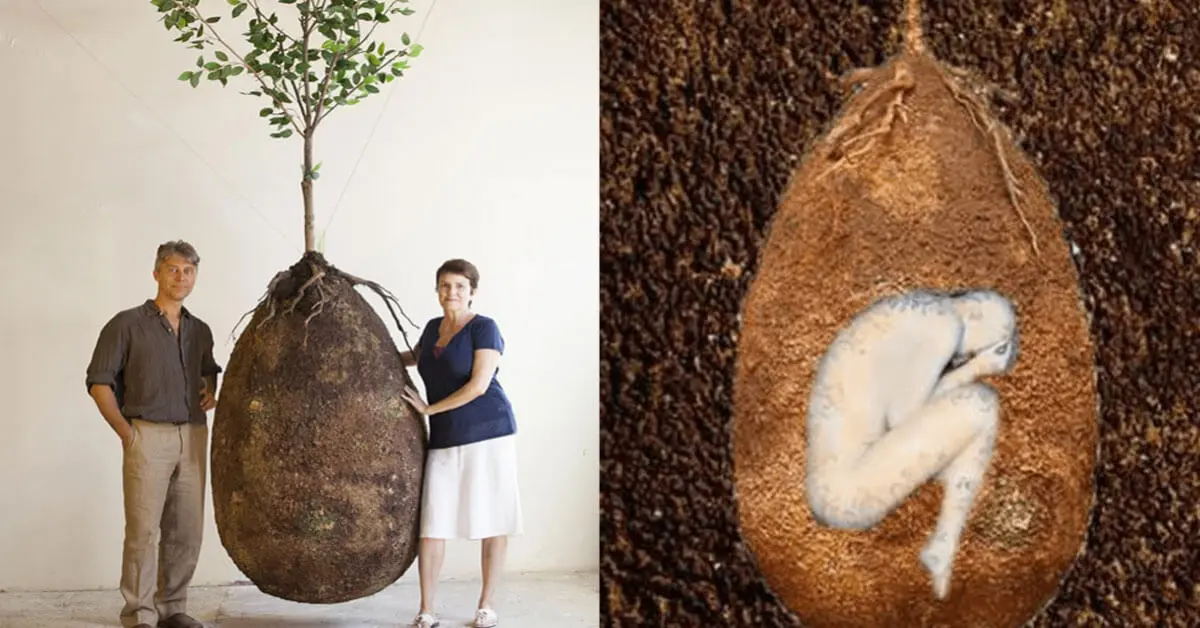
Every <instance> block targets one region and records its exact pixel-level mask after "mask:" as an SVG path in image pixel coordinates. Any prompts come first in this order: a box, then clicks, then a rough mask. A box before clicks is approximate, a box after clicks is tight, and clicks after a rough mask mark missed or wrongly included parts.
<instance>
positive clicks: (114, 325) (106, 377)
mask: <svg viewBox="0 0 1200 628" xmlns="http://www.w3.org/2000/svg"><path fill="white" fill-rule="evenodd" d="M128 349H129V326H128V325H127V324H125V322H124V321H122V320H121V318H120V317H115V318H113V319H112V320H110V321H108V323H107V324H106V325H105V326H104V328H103V329H101V330H100V337H99V339H97V340H96V347H95V349H93V350H92V361H91V362H90V363H88V367H87V379H86V382H87V389H88V391H89V392H91V390H92V386H94V385H95V384H105V385H107V386H109V387H111V388H113V389H114V390H116V389H117V387H118V384H117V381H118V377H119V376H120V374H121V371H122V370H124V368H125V356H126V354H127V352H128Z"/></svg>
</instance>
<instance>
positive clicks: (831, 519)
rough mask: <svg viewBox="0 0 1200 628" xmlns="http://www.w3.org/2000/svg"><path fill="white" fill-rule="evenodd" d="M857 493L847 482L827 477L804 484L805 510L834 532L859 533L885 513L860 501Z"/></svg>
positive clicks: (869, 527)
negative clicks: (805, 494)
mask: <svg viewBox="0 0 1200 628" xmlns="http://www.w3.org/2000/svg"><path fill="white" fill-rule="evenodd" d="M860 493H861V491H858V490H855V487H854V486H852V485H850V484H849V483H847V482H844V481H839V480H837V479H830V478H828V477H817V478H811V479H810V480H809V482H808V508H809V511H811V512H812V516H813V519H814V520H815V521H816V522H817V523H819V524H821V525H823V526H825V527H827V528H834V529H837V530H849V531H853V532H862V531H864V530H869V529H871V528H873V527H875V524H877V523H879V521H880V520H881V519H883V516H884V515H885V514H887V513H886V511H884V510H883V509H882V508H876V507H872V506H871V505H870V504H869V502H864V500H863V499H861V495H860Z"/></svg>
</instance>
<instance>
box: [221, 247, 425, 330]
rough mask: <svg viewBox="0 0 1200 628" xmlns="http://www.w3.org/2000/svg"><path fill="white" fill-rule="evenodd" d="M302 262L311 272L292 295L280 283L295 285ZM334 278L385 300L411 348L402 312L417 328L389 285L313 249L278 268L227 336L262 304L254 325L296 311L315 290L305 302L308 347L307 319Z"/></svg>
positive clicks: (326, 294) (259, 326) (320, 304)
mask: <svg viewBox="0 0 1200 628" xmlns="http://www.w3.org/2000/svg"><path fill="white" fill-rule="evenodd" d="M310 258H311V259H310ZM314 259H315V261H314ZM301 264H306V265H307V266H308V269H309V271H310V274H309V277H308V279H306V280H305V281H304V283H302V284H300V286H299V287H298V288H296V290H295V295H294V296H291V295H290V294H289V293H290V292H291V290H289V289H287V288H285V287H282V286H284V285H285V282H286V283H291V284H292V285H294V283H292V282H296V281H298V280H299V278H298V277H297V276H296V273H297V270H298V269H302V266H301ZM337 279H344V280H345V281H347V282H349V283H350V285H351V286H360V285H361V286H366V287H367V288H369V289H370V290H371V291H372V292H374V293H375V294H377V295H378V296H379V298H381V299H383V302H384V304H385V305H387V308H388V313H390V314H391V315H392V320H393V321H395V323H396V327H397V328H398V329H399V330H400V335H401V337H402V338H403V339H404V344H405V346H407V347H408V350H409V351H412V345H411V344H410V343H409V341H408V334H407V333H405V331H404V325H403V324H402V323H401V322H400V316H403V317H404V319H405V320H406V321H408V323H409V324H410V325H412V326H413V327H414V328H417V324H416V323H414V322H413V320H412V319H411V318H409V317H408V314H405V313H404V308H402V307H401V306H400V302H399V300H397V299H396V296H395V295H393V294H392V293H391V292H390V291H389V290H388V289H386V288H384V287H383V286H381V285H379V284H378V283H376V282H374V281H368V280H366V279H362V278H359V277H355V276H354V275H351V274H350V273H347V272H344V271H341V270H338V269H337V268H334V267H333V266H331V265H329V264H328V263H326V262H325V261H324V259H322V258H320V256H319V254H315V253H310V254H306V255H305V258H304V259H303V260H301V263H300V264H296V265H294V266H292V267H291V268H289V269H288V270H284V271H280V272H278V273H276V274H275V277H274V278H272V279H271V283H270V284H268V285H267V291H266V293H264V294H263V296H262V297H261V298H260V299H259V300H258V303H256V304H255V306H254V309H252V310H250V311H249V312H246V313H245V314H243V315H242V316H241V318H239V319H238V322H237V324H235V325H234V331H233V332H231V333H230V340H233V338H234V335H235V334H236V333H237V328H238V326H240V325H241V324H242V321H244V320H245V319H246V317H247V316H251V315H253V314H254V313H256V312H258V311H260V310H262V309H263V308H266V312H267V314H266V316H264V317H263V319H262V320H261V321H259V322H258V324H257V325H256V326H255V329H262V327H263V326H264V325H266V324H267V322H268V321H270V320H271V319H272V318H274V317H275V316H276V315H277V314H278V315H280V316H290V315H292V314H294V313H296V309H297V307H299V305H300V303H301V301H303V300H304V298H305V296H306V295H311V294H313V293H315V294H316V300H315V302H314V303H313V304H312V305H310V306H308V313H307V315H305V318H304V339H303V345H304V346H305V347H307V346H308V325H309V323H311V322H312V320H313V319H314V318H316V317H317V316H318V315H320V314H321V313H322V312H324V311H325V304H327V303H328V302H329V301H330V300H331V298H330V293H329V292H328V291H327V290H326V287H325V284H326V282H327V281H330V280H337ZM281 293H282V294H281ZM397 312H399V315H397Z"/></svg>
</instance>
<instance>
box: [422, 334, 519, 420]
mask: <svg viewBox="0 0 1200 628" xmlns="http://www.w3.org/2000/svg"><path fill="white" fill-rule="evenodd" d="M499 366H500V352H499V351H497V350H495V349H478V350H476V351H475V363H474V365H473V366H472V367H471V379H470V380H468V381H467V383H466V385H465V386H463V387H462V388H459V389H458V390H456V391H454V393H453V394H451V395H450V396H449V397H446V398H445V399H443V400H441V401H439V402H437V403H435V404H433V405H431V406H429V407H428V408H426V410H425V413H426V414H430V415H433V414H440V413H442V412H449V411H450V410H453V409H455V408H461V407H462V406H465V405H467V404H468V403H471V401H472V400H474V399H475V398H476V397H478V396H479V395H482V394H483V393H485V392H487V389H488V385H489V384H491V383H492V376H493V375H495V374H496V369H497V368H498V367H499Z"/></svg>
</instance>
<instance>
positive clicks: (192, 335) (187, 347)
mask: <svg viewBox="0 0 1200 628" xmlns="http://www.w3.org/2000/svg"><path fill="white" fill-rule="evenodd" d="M212 349H213V336H212V330H211V329H209V327H208V325H207V324H206V323H205V322H204V321H202V320H200V319H199V318H196V317H195V316H193V315H192V314H191V312H188V310H187V308H183V311H182V313H181V315H180V317H179V335H178V336H176V335H175V333H174V332H172V331H171V323H170V322H169V321H167V317H166V315H165V314H163V313H162V312H161V311H159V309H158V306H156V305H155V304H154V301H153V300H152V299H147V300H146V302H145V303H143V304H142V305H140V306H138V307H135V308H130V309H128V310H124V311H122V312H119V313H118V314H117V315H116V316H114V317H113V318H112V319H111V320H110V321H108V323H107V324H106V325H105V326H104V328H103V329H102V330H100V338H99V340H97V341H96V348H95V350H94V351H93V352H92V361H91V363H90V364H88V369H87V388H88V390H89V391H90V390H91V388H92V386H93V385H94V384H107V385H109V386H111V387H112V389H113V392H114V393H116V396H117V406H118V407H119V408H120V409H121V414H122V415H124V416H125V418H127V419H142V420H144V421H158V422H164V423H184V422H192V423H206V422H207V417H206V416H205V413H204V412H203V411H201V410H200V387H201V382H200V379H201V377H208V376H215V375H217V374H218V373H220V372H221V370H222V369H221V367H220V366H219V365H217V363H216V361H215V360H213V355H212ZM209 394H211V395H214V396H215V395H216V394H217V391H215V390H210V391H209Z"/></svg>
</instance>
